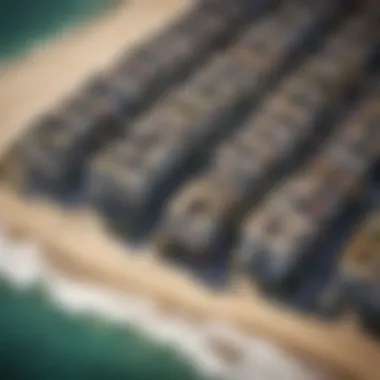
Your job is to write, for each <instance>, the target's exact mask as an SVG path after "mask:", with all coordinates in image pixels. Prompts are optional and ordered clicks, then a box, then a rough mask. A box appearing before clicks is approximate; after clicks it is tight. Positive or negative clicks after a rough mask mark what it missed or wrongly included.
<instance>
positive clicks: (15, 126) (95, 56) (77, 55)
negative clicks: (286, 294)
mask: <svg viewBox="0 0 380 380" xmlns="http://www.w3.org/2000/svg"><path fill="white" fill-rule="evenodd" d="M188 6H189V2H186V1H185V0H160V1H158V0H140V1H136V2H131V3H130V4H128V3H126V4H125V5H123V6H121V7H120V8H118V9H117V10H115V12H114V13H113V14H112V13H111V14H109V15H108V16H106V18H104V19H100V20H98V21H96V22H93V23H91V24H89V25H87V26H85V27H83V28H81V29H80V30H78V29H77V30H76V31H73V32H71V33H70V34H67V35H66V36H62V38H61V39H60V40H59V41H56V42H55V43H54V44H50V45H47V46H46V47H44V48H43V49H42V48H41V49H40V50H39V51H36V52H34V53H33V54H31V55H29V56H28V57H25V58H24V59H23V60H22V61H20V62H18V63H15V64H13V65H12V66H10V67H4V68H3V69H1V71H0V159H1V158H4V155H5V154H6V153H7V152H8V151H9V149H10V148H11V147H12V146H13V144H14V142H15V141H17V139H18V138H19V136H21V135H22V133H23V132H24V131H25V130H26V126H27V122H28V121H29V120H30V119H31V118H32V117H34V116H35V115H36V114H38V113H40V112H42V111H43V110H45V109H46V108H49V107H51V106H52V105H54V103H55V102H58V101H59V100H60V99H61V98H62V97H63V96H64V95H65V94H67V93H68V92H70V91H72V90H73V89H74V88H75V86H76V85H77V84H78V81H80V79H81V78H83V77H84V76H85V75H87V74H88V73H89V72H92V71H94V70H95V71H96V70H100V69H102V68H104V67H106V66H107V65H108V64H109V63H110V62H111V61H112V60H113V59H114V58H115V57H116V56H117V55H118V54H120V53H121V52H125V49H127V47H131V46H133V45H134V44H136V43H138V42H139V41H141V40H142V39H144V38H147V37H148V36H149V35H150V34H151V33H153V32H154V31H155V30H157V28H160V26H163V25H164V24H166V23H167V22H168V21H169V20H170V19H172V18H175V17H177V16H178V15H179V14H180V13H181V12H183V11H185V10H186V9H187V7H188ZM41 88H43V91H41ZM0 220H1V221H2V222H3V223H4V224H5V225H8V226H10V227H13V228H15V229H16V230H18V229H19V230H21V232H22V233H23V234H26V235H28V236H30V237H32V238H33V239H36V240H37V241H39V242H41V244H42V246H44V247H45V248H46V249H47V250H48V251H50V252H51V255H52V257H53V258H54V259H55V261H56V262H57V264H59V266H62V267H67V268H68V269H69V270H71V271H73V269H74V271H75V270H76V271H78V272H80V273H81V275H83V276H84V277H92V280H97V281H100V282H102V283H105V284H108V285H111V286H112V287H114V288H118V289H119V290H124V291H130V292H132V293H135V292H136V293H139V294H143V295H145V296H147V297H148V298H152V299H154V300H156V302H157V303H159V304H160V305H161V307H163V308H164V309H167V310H174V311H176V312H183V313H184V314H186V315H187V316H188V317H189V318H193V319H200V320H202V319H205V318H206V319H207V318H211V319H217V320H221V321H223V322H226V323H229V324H232V325H234V326H236V327H237V328H238V329H239V330H241V331H242V332H244V333H245V334H249V333H253V334H258V335H262V336H264V337H265V338H268V339H271V340H273V341H275V342H276V343H278V344H279V345H280V346H283V347H285V348H288V349H291V350H292V351H294V352H295V353H296V354H297V355H300V356H305V357H307V358H308V359H311V360H312V361H316V362H320V363H322V364H324V365H326V367H328V368H331V369H332V370H333V371H336V372H338V373H341V374H342V375H344V376H347V375H348V376H350V378H353V379H363V380H365V379H366V380H376V379H378V368H379V366H378V365H379V362H380V349H379V345H378V344H376V343H375V342H372V341H370V340H367V339H365V338H364V337H363V335H362V334H360V333H359V332H357V331H351V330H347V329H346V328H345V327H344V326H343V327H340V326H339V325H338V326H336V325H334V324H332V325H326V324H324V323H322V322H319V321H315V320H309V319H308V318H305V317H301V316H297V315H295V314H294V313H292V312H290V311H285V310H281V309H279V308H277V307H274V306H273V305H270V304H268V303H267V302H265V301H263V300H261V299H260V298H252V299H250V300H247V299H246V298H244V299H241V298H237V297H233V296H231V295H230V296H229V295H225V296H220V295H216V294H214V293H212V292H211V291H209V290H208V289H205V288H203V287H202V286H200V285H199V284H196V283H194V282H193V281H191V280H190V279H188V278H186V277H185V276H182V275H179V274H178V273H176V272H175V271H172V270H170V268H168V267H166V266H164V265H161V263H157V262H154V261H152V260H146V259H140V258H138V257H136V256H134V255H130V256H128V255H126V254H125V253H126V249H125V247H123V246H120V245H119V244H117V242H116V241H114V240H113V239H110V238H109V237H108V236H106V234H105V233H103V231H102V230H100V229H99V227H98V226H97V223H96V220H95V218H94V217H93V216H91V215H88V214H87V213H84V214H79V215H76V214H72V213H70V212H68V211H65V210H62V209H58V208H52V207H51V206H48V205H38V204H34V205H33V204H28V203H25V202H24V201H23V200H21V199H19V198H18V197H17V196H16V195H15V194H14V192H13V191H12V190H9V189H8V188H7V187H5V186H4V187H1V188H0ZM36 221H38V223H36Z"/></svg>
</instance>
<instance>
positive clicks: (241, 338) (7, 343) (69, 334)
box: [0, 232, 330, 380]
mask: <svg viewBox="0 0 380 380" xmlns="http://www.w3.org/2000/svg"><path fill="white" fill-rule="evenodd" d="M0 374H2V375H3V376H1V378H4V379H13V380H29V379H30V380H46V379H55V380H79V379H80V380H87V379H88V380H97V379H99V380H101V379H102V380H103V379H107V380H114V379H115V380H123V379H125V380H151V379H157V380H177V379H181V380H182V379H183V380H275V379H282V380H288V379H289V380H329V379H330V376H329V374H328V373H327V372H326V371H324V370H323V369H322V368H319V367H316V366H314V365H311V364H310V363H304V362H300V361H299V360H297V359H295V358H294V357H292V356H291V355H289V354H288V353H286V352H284V351H283V350H281V349H280V348H278V347H276V346H274V345H273V344H271V343H269V342H267V341H265V340H262V339H260V338H258V337H256V338H255V337H247V336H245V334H241V333H239V332H238V331H237V330H235V329H233V328H232V327H231V326H229V325H226V324H225V323H222V322H221V321H214V320H212V321H198V322H195V321H191V320H187V319H186V318H184V317H183V316H180V315H177V316H176V315H173V314H170V315H169V314H167V313H166V312H165V311H164V310H161V309H160V308H157V305H156V304H155V303H154V301H153V300H149V299H145V298H143V297H140V296H137V295H134V294H128V293H124V292H122V293H120V292H118V291H116V290H112V289H107V288H105V287H103V286H100V285H95V284H88V283H85V282H78V281H77V280H74V279H73V278H68V277H67V276H63V275H62V273H61V272H58V271H56V269H55V268H53V267H52V266H51V265H50V263H49V262H48V261H46V259H45V257H44V255H43V254H42V251H41V249H40V248H39V247H38V246H36V245H35V244H33V243H30V242H15V241H13V240H12V239H9V238H7V237H6V236H5V235H4V234H2V233H1V232H0Z"/></svg>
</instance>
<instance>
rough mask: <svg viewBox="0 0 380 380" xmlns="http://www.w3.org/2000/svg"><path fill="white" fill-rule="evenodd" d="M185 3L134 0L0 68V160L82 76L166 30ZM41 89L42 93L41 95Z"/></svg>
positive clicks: (174, 0)
mask: <svg viewBox="0 0 380 380" xmlns="http://www.w3.org/2000/svg"><path fill="white" fill-rule="evenodd" d="M190 4H191V2H189V1H187V0H160V1H157V0H137V1H125V3H123V4H121V5H119V6H117V7H116V8H115V9H112V10H110V11H109V12H108V13H107V14H106V15H105V16H103V17H100V18H98V19H96V20H95V21H92V22H88V23H85V25H84V26H82V27H76V28H75V27H74V28H73V29H71V30H70V31H69V32H67V33H66V34H65V35H62V36H59V37H58V38H56V39H54V40H53V41H50V42H49V43H46V44H43V45H41V46H40V48H39V49H38V50H34V51H32V52H30V53H29V54H28V55H27V56H25V57H24V58H22V59H20V60H19V61H16V62H13V63H12V64H8V65H7V67H0V126H1V127H0V157H1V156H2V155H3V154H4V153H5V152H6V151H7V149H8V148H9V147H10V146H11V145H12V143H13V142H14V141H15V140H16V139H17V137H18V136H19V135H20V134H22V131H23V130H24V129H25V128H26V125H27V124H28V121H29V120H31V119H32V118H33V117H35V116H36V115H38V114H39V113H41V112H43V111H44V110H46V109H48V108H50V107H52V106H54V104H56V103H57V102H58V101H59V100H60V99H62V97H64V96H65V95H66V94H68V93H70V92H71V91H73V90H74V89H75V87H76V86H77V85H78V83H80V82H81V80H83V78H84V77H85V76H86V75H89V74H91V73H93V72H97V71H99V70H102V69H103V68H105V67H107V66H108V65H110V64H111V62H112V61H114V59H115V58H116V57H117V56H118V55H120V54H122V53H123V54H125V52H126V51H128V49H131V48H133V46H134V45H135V44H136V43H138V42H140V41H142V40H143V39H145V38H149V36H150V35H152V33H154V32H155V31H157V30H159V29H160V28H163V27H165V25H167V23H168V22H170V21H171V20H173V19H175V18H176V17H178V16H180V14H181V13H182V12H185V11H186V9H188V7H189V6H190ZM41 85H43V91H41Z"/></svg>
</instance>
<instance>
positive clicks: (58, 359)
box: [0, 282, 200, 380]
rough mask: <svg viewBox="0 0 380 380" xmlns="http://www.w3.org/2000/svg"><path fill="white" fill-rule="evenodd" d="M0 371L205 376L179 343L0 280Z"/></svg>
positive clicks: (9, 374)
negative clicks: (170, 344) (158, 340)
mask: <svg viewBox="0 0 380 380" xmlns="http://www.w3.org/2000/svg"><path fill="white" fill-rule="evenodd" d="M0 368H1V370H0V372H1V378H2V379H9V380H10V379H12V380H48V379H49V380H53V379H54V380H124V379H125V380H152V379H154V380H200V376H199V375H198V374H197V373H196V371H195V369H194V368H193V367H192V366H191V365H190V363H187V362H186V361H185V360H184V359H183V358H181V357H180V356H179V355H178V354H177V353H176V352H175V351H174V349H171V348H165V347H164V346H159V345H157V344H155V343H153V342H151V341H148V340H147V338H145V337H144V336H141V335H139V334H138V333H137V332H135V331H132V330H129V331H128V330H126V328H125V327H120V326H117V325H114V324H111V323H107V322H106V321H105V320H104V319H100V318H94V317H89V316H78V315H71V314H67V313H64V312H62V310H60V309H58V308H57V307H55V306H53V304H52V303H51V302H50V301H49V300H48V299H47V298H46V297H45V296H44V294H43V292H42V291H41V290H39V289H37V288H34V289H31V290H30V291H29V292H23V293H20V292H16V291H15V290H14V289H13V288H11V287H9V286H8V285H7V284H6V283H3V282H1V283H0Z"/></svg>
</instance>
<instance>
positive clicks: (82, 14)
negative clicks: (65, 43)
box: [0, 0, 119, 61]
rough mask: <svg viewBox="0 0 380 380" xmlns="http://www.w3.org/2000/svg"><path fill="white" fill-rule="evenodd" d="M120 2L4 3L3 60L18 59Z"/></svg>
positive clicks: (0, 8)
mask: <svg viewBox="0 0 380 380" xmlns="http://www.w3.org/2000/svg"><path fill="white" fill-rule="evenodd" d="M118 2H119V1H117V0H60V1H52V0H0V61H4V60H9V59H13V58H17V57H19V56H20V55H22V54H23V53H25V52H27V51H28V50H29V49H30V48H31V47H33V46H34V45H35V44H37V43H39V42H40V41H41V40H45V39H50V38H52V37H54V36H56V35H58V34H59V33H60V32H62V31H65V30H67V29H68V28H70V27H72V26H75V25H78V24H81V23H82V22H84V21H85V20H88V19H89V18H93V17H95V16H97V15H101V14H102V13H103V12H104V11H106V10H107V9H109V8H110V7H111V6H114V5H116V3H118Z"/></svg>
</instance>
